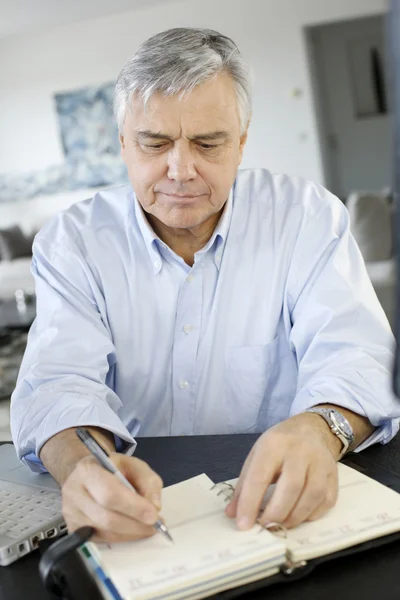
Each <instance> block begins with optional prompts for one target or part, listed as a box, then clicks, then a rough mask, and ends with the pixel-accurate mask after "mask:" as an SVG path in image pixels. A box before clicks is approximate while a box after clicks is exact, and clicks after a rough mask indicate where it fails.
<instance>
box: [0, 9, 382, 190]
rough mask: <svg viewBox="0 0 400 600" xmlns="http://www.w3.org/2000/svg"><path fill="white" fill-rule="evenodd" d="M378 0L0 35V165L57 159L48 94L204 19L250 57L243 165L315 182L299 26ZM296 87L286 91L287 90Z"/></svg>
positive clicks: (99, 79) (185, 12)
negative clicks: (153, 38) (164, 33)
mask: <svg viewBox="0 0 400 600" xmlns="http://www.w3.org/2000/svg"><path fill="white" fill-rule="evenodd" d="M385 8H386V2H385V1H384V0H335V1H334V2H332V0H186V1H180V2H171V3H168V4H163V5H157V6H153V7H150V8H148V9H145V10H136V11H131V12H126V13H121V14H116V15H114V16H112V17H104V18H99V19H95V20H90V21H85V22H81V23H75V24H72V25H68V26H63V27H57V28H54V29H52V30H48V31H44V32H41V33H36V34H31V35H24V36H19V37H15V38H9V39H6V40H4V41H3V42H1V43H0V85H1V91H0V172H2V173H5V172H9V171H27V170H32V169H40V168H43V167H46V166H48V165H50V164H56V163H59V162H62V160H63V155H62V149H61V146H60V140H59V136H58V129H57V119H56V115H55V112H54V107H53V102H52V94H53V93H54V92H56V91H62V90H70V89H74V88H77V87H79V86H85V85H88V84H96V83H103V82H106V81H110V80H114V79H115V78H116V76H117V74H118V72H119V70H120V68H121V67H122V65H123V64H124V62H125V61H126V60H127V58H128V57H129V56H130V55H131V54H132V53H133V52H134V51H135V49H136V48H137V46H138V45H139V44H140V43H141V42H142V41H144V40H145V39H146V38H147V37H149V36H150V35H152V34H154V33H156V32H158V31H160V30H162V29H167V28H169V27H177V26H205V27H211V28H214V29H217V30H219V31H221V32H223V33H225V34H227V35H229V36H231V37H232V38H233V39H234V40H235V41H236V42H237V44H238V46H239V47H240V49H241V51H242V53H243V54H244V55H245V57H246V58H247V59H248V60H249V62H250V63H251V64H252V66H253V68H254V71H255V74H256V82H255V89H254V118H253V123H252V126H251V132H250V137H249V141H248V146H247V149H246V152H245V156H244V160H243V166H244V167H260V166H263V167H267V168H270V169H271V170H273V171H285V172H289V173H291V174H300V175H303V176H305V177H308V178H311V179H314V180H316V181H323V174H322V165H321V159H320V152H319V147H318V137H317V130H316V121H315V115H314V108H313V101H312V97H311V83H310V76H309V73H308V69H307V58H306V45H305V39H304V33H303V27H304V26H306V25H311V24H316V23H322V22H329V21H332V20H339V19H348V18H352V17H359V16H363V15H367V14H377V13H381V12H383V11H384V10H385ZM294 88H300V89H301V90H303V94H302V95H301V96H300V97H297V98H295V97H293V96H292V90H293V89H294Z"/></svg>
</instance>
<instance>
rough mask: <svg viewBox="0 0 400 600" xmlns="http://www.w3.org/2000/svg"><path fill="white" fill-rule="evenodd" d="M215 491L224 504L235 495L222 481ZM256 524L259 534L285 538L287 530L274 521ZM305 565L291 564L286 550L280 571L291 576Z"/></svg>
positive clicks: (214, 486) (301, 563) (216, 484)
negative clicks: (265, 533) (262, 532)
mask: <svg viewBox="0 0 400 600" xmlns="http://www.w3.org/2000/svg"><path fill="white" fill-rule="evenodd" d="M216 489H218V493H217V496H221V495H222V496H223V497H224V500H225V502H230V501H231V500H232V498H233V495H234V493H235V488H234V487H233V485H232V484H231V483H227V482H226V481H222V482H221V483H215V484H214V485H213V486H212V488H211V490H216ZM257 523H258V525H260V527H261V529H260V532H261V531H263V530H267V531H270V532H271V533H273V534H275V535H279V537H283V538H287V534H288V530H287V529H286V527H285V526H284V525H282V523H278V522H275V521H273V522H271V523H261V522H260V520H259V519H257ZM306 565H307V563H306V561H304V560H302V561H300V562H297V563H296V562H293V561H292V559H291V556H290V552H289V550H288V551H287V555H286V562H285V564H284V565H283V566H282V568H281V571H282V573H284V574H285V575H291V574H292V573H293V572H294V571H296V570H297V569H299V568H302V567H305V566H306Z"/></svg>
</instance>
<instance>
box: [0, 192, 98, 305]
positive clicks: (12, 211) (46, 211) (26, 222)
mask: <svg viewBox="0 0 400 600" xmlns="http://www.w3.org/2000/svg"><path fill="white" fill-rule="evenodd" d="M100 189H104V187H103V188H90V189H80V190H74V191H71V192H63V193H59V194H54V195H52V194H49V195H46V196H40V197H36V198H32V199H30V200H21V201H18V202H10V203H0V301H1V300H8V299H11V298H13V297H14V294H15V291H16V290H18V289H23V290H24V291H25V292H28V293H32V292H33V291H34V279H33V276H32V274H31V272H30V265H31V258H32V256H31V254H32V252H31V251H32V242H33V238H34V236H35V234H36V233H37V232H38V231H39V230H40V229H41V228H42V227H43V226H44V225H45V224H46V223H47V222H48V221H49V220H50V219H51V218H52V217H53V216H54V215H56V214H57V213H58V212H60V211H62V210H65V209H67V208H69V206H71V205H72V204H73V203H74V202H78V201H79V200H85V199H86V198H90V197H91V196H93V194H94V193H95V192H97V191H98V190H100Z"/></svg>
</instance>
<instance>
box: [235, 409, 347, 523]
mask: <svg viewBox="0 0 400 600" xmlns="http://www.w3.org/2000/svg"><path fill="white" fill-rule="evenodd" d="M341 447H342V443H341V441H340V440H339V439H338V438H336V436H335V435H333V434H332V433H331V431H330V430H329V428H328V427H327V425H326V423H325V422H324V421H323V419H322V418H321V417H320V416H319V415H315V414H310V413H303V414H300V415H297V416H295V417H291V418H290V419H287V420H286V421H283V422H282V423H279V424H278V425H275V426H274V427H272V428H271V429H269V430H268V431H266V432H265V433H264V434H263V435H262V436H260V438H258V440H257V442H256V443H255V444H254V446H253V448H252V450H251V451H250V453H249V455H248V457H247V459H246V461H245V463H244V465H243V468H242V471H241V474H240V477H239V481H238V483H237V486H236V489H235V495H234V498H233V500H232V502H230V504H229V505H228V506H227V507H226V514H227V515H228V516H229V517H236V521H237V524H238V527H239V528H240V529H249V528H250V527H252V525H254V523H255V521H256V519H258V518H259V521H260V523H262V524H263V525H266V524H268V523H272V522H277V523H281V524H282V525H284V526H285V527H288V528H290V527H295V526H296V525H299V524H300V523H303V522H304V521H313V520H315V519H318V518H319V517H321V516H322V515H323V514H325V513H326V512H327V511H328V510H329V509H330V508H332V507H333V506H334V504H335V502H336V499H337V495H338V473H337V465H336V460H338V458H339V454H340V451H341ZM272 483H276V488H275V490H274V492H273V494H272V496H271V498H270V500H269V501H268V503H267V505H266V507H265V509H264V511H263V512H262V513H261V514H259V513H260V508H261V505H262V501H263V498H264V495H265V492H266V491H267V488H268V486H269V485H270V484H272Z"/></svg>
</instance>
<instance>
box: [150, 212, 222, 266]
mask: <svg viewBox="0 0 400 600" xmlns="http://www.w3.org/2000/svg"><path fill="white" fill-rule="evenodd" d="M222 210H223V209H221V210H220V211H219V212H218V213H216V214H215V215H212V217H210V219H208V220H207V221H206V222H205V223H202V224H201V225H200V226H199V227H195V228H193V229H174V228H172V227H167V226H166V225H164V224H163V223H161V221H159V220H158V219H157V217H154V216H153V215H150V214H147V215H146V217H147V220H148V221H149V223H150V225H151V226H152V228H153V230H154V232H155V233H156V234H157V235H158V237H159V238H160V240H162V241H163V242H164V243H165V244H167V246H169V247H170V248H171V250H173V251H174V252H175V254H177V255H178V256H181V257H182V258H183V260H184V261H185V263H186V264H188V265H190V266H193V264H194V255H195V254H196V252H198V251H199V250H201V249H202V248H204V246H205V245H206V244H207V242H208V241H209V240H210V238H211V236H212V234H213V233H214V230H215V228H216V226H217V223H218V221H219V219H220V217H221V214H222Z"/></svg>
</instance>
